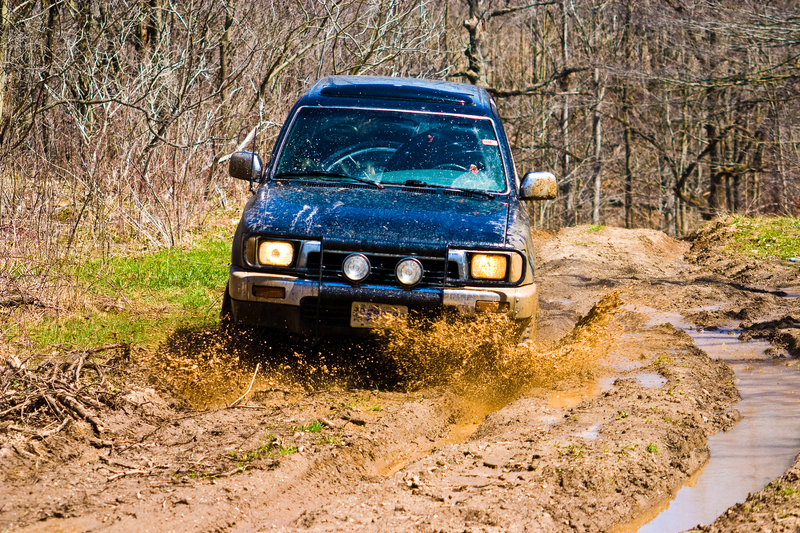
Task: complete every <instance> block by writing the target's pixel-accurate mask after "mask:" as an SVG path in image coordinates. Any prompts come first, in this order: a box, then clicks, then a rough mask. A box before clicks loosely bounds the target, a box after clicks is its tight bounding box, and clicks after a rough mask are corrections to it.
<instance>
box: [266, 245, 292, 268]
mask: <svg viewBox="0 0 800 533" xmlns="http://www.w3.org/2000/svg"><path fill="white" fill-rule="evenodd" d="M293 261H294V246H293V245H292V243H290V242H285V241H260V242H259V243H258V262H259V263H260V264H262V265H265V266H282V267H286V266H290V265H291V264H292V262H293Z"/></svg>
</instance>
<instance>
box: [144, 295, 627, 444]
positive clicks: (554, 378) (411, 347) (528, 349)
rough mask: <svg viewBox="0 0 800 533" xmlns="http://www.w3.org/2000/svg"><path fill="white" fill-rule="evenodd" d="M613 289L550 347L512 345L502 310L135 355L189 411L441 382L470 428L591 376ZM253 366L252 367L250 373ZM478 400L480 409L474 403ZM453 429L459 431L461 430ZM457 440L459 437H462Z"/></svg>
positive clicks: (192, 340)
mask: <svg viewBox="0 0 800 533" xmlns="http://www.w3.org/2000/svg"><path fill="white" fill-rule="evenodd" d="M621 305H622V301H621V300H620V298H619V295H618V294H617V293H611V294H608V295H606V296H605V297H603V298H602V299H601V300H600V301H598V302H597V303H596V304H595V305H594V306H593V307H592V309H591V310H590V311H589V313H587V315H586V316H584V317H583V318H581V319H580V320H579V321H578V323H577V324H576V326H575V327H574V329H573V330H572V331H570V332H569V333H568V334H567V335H566V336H564V337H563V338H562V339H560V340H559V341H558V342H556V343H551V344H545V343H536V342H532V341H528V342H526V343H523V344H519V343H517V341H516V340H515V338H514V335H513V324H512V322H511V321H510V320H508V319H507V318H506V317H504V316H499V315H483V316H479V317H477V318H476V319H474V320H454V319H453V317H446V318H442V319H440V320H436V321H434V322H432V323H426V324H419V323H404V324H399V325H398V326H397V327H395V328H393V329H387V330H380V331H376V339H372V340H367V341H359V342H344V341H341V340H340V341H324V342H313V341H306V340H294V339H289V338H288V337H284V336H280V335H278V334H276V333H274V332H270V331H267V330H257V329H250V330H234V331H224V330H220V329H216V328H205V329H195V330H181V331H176V332H175V333H174V334H173V335H172V336H170V339H169V340H168V342H167V343H165V344H164V345H162V346H161V347H159V349H158V350H155V351H154V352H152V353H146V354H144V355H141V356H140V358H139V363H140V365H142V367H143V368H147V369H148V371H149V372H150V374H151V381H152V382H153V383H154V384H156V385H158V386H159V387H160V388H161V389H162V390H168V391H169V392H171V393H172V394H173V395H175V396H176V397H177V398H178V399H180V400H181V401H184V402H186V404H188V406H189V407H191V408H194V409H209V408H215V407H222V406H225V405H229V404H230V403H231V402H233V401H234V400H236V399H237V398H239V397H240V396H241V395H242V393H243V392H245V391H246V390H248V387H249V383H250V382H251V381H253V385H252V389H251V393H250V394H251V396H250V397H256V398H258V397H265V396H268V395H269V393H270V392H271V391H282V392H284V393H286V392H288V393H298V394H303V393H308V392H311V391H317V390H329V389H359V388H360V389H375V388H378V389H380V390H396V391H401V392H402V391H415V390H421V389H424V388H426V387H435V386H445V387H447V388H448V389H449V390H452V392H454V393H455V394H456V395H457V396H459V397H462V398H469V399H471V401H472V402H473V403H474V404H475V405H472V406H471V407H470V408H469V409H466V410H465V412H473V413H482V415H481V416H477V417H476V416H471V417H466V418H469V419H470V421H469V422H468V425H475V426H477V424H478V423H480V421H481V420H482V419H483V418H484V417H485V416H486V415H487V414H488V413H490V412H492V411H494V410H496V409H499V408H501V407H502V406H504V405H505V404H506V403H508V401H510V400H512V399H514V398H515V397H517V396H518V395H519V394H521V393H522V392H524V391H526V390H531V389H542V388H544V389H552V388H555V387H556V386H558V388H560V389H563V388H565V387H567V388H569V387H580V386H581V385H585V384H586V383H589V382H591V381H593V379H594V378H595V377H596V375H597V374H598V372H599V371H600V369H601V367H602V366H603V363H602V361H603V359H604V357H605V355H606V354H607V352H608V347H609V345H610V340H611V338H612V337H614V336H615V335H616V333H617V332H618V326H617V325H616V322H615V320H614V316H615V313H616V311H617V310H618V309H619V307H620V306H621ZM256 364H259V365H260V371H259V372H258V374H257V375H256V377H255V379H253V376H254V373H255V370H256ZM478 404H479V405H478ZM456 433H462V434H464V437H463V438H466V436H468V431H467V430H463V431H462V430H456ZM462 440H463V439H462Z"/></svg>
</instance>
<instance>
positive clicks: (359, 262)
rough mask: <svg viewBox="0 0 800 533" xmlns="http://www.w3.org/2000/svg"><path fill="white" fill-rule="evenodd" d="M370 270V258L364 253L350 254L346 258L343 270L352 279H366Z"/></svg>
mask: <svg viewBox="0 0 800 533" xmlns="http://www.w3.org/2000/svg"><path fill="white" fill-rule="evenodd" d="M369 271H370V265H369V259H367V256H365V255H364V254H350V255H348V256H347V257H345V258H344V262H343V263H342V272H343V273H344V276H345V277H346V278H347V279H349V280H350V281H364V280H365V279H366V278H367V276H369Z"/></svg>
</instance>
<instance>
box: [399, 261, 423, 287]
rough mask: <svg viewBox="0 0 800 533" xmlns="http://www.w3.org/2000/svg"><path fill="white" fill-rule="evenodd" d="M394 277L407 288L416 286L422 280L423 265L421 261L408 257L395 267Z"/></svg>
mask: <svg viewBox="0 0 800 533" xmlns="http://www.w3.org/2000/svg"><path fill="white" fill-rule="evenodd" d="M394 275H395V277H396V278H397V281H399V282H400V283H402V284H403V285H405V286H407V287H410V286H412V285H416V284H417V283H419V280H421V279H422V263H420V262H419V259H415V258H413V257H407V258H405V259H403V260H402V261H400V262H399V263H397V266H396V267H394Z"/></svg>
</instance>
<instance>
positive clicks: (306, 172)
mask: <svg viewBox="0 0 800 533" xmlns="http://www.w3.org/2000/svg"><path fill="white" fill-rule="evenodd" d="M301 176H321V177H323V178H347V179H351V180H355V181H359V182H361V183H366V184H367V185H372V186H373V187H375V188H376V189H385V188H386V187H384V186H383V185H381V184H380V183H376V182H374V181H372V180H368V179H366V178H359V177H357V176H349V175H347V174H339V173H338V172H328V171H327V170H304V171H303V172H281V173H280V174H276V175H275V176H274V177H273V178H272V179H275V180H279V179H281V178H299V177H301Z"/></svg>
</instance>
